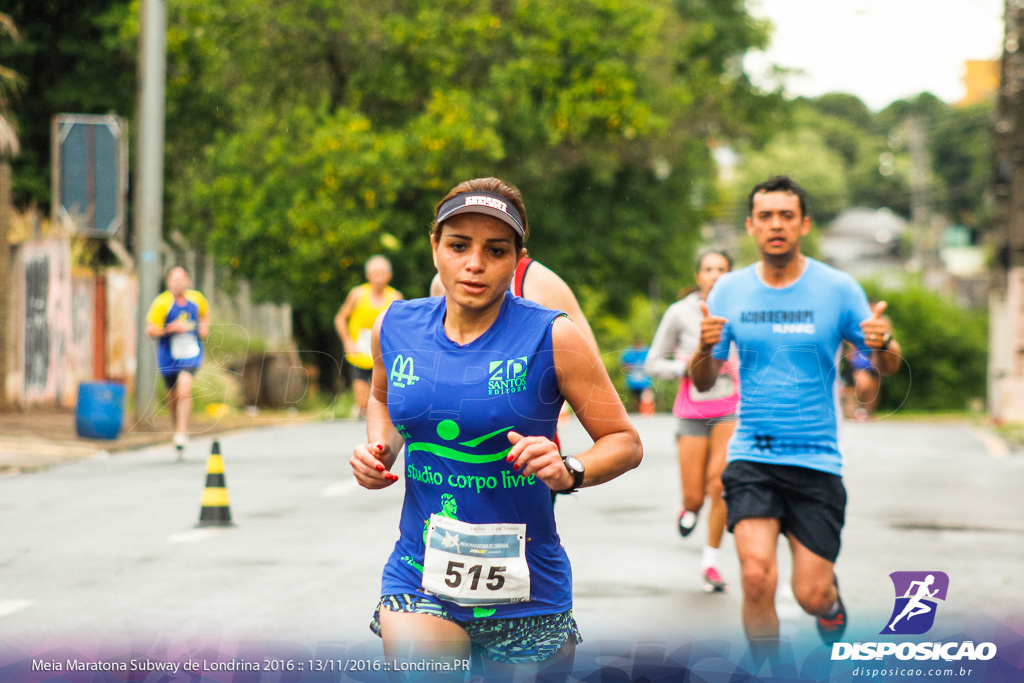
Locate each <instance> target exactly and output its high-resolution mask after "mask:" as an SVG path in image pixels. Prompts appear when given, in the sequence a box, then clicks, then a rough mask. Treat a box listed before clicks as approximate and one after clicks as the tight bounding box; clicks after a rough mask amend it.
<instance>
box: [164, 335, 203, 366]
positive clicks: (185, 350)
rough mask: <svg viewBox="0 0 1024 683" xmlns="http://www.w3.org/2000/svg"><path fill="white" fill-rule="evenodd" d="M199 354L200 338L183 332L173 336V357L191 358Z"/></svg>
mask: <svg viewBox="0 0 1024 683" xmlns="http://www.w3.org/2000/svg"><path fill="white" fill-rule="evenodd" d="M197 356H199V340H198V339H196V336H195V335H194V334H190V333H183V334H176V335H174V336H172V337H171V358H173V359H174V360H191V359H193V358H196V357H197Z"/></svg>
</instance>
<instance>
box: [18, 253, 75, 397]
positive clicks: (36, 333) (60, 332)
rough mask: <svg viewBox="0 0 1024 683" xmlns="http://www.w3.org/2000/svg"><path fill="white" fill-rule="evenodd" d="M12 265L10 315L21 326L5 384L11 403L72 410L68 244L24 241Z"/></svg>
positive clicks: (72, 384) (70, 290) (73, 382)
mask: <svg viewBox="0 0 1024 683" xmlns="http://www.w3.org/2000/svg"><path fill="white" fill-rule="evenodd" d="M14 265H15V268H14V271H15V283H16V285H15V291H16V292H17V293H18V296H16V297H14V299H15V301H16V303H17V309H16V310H15V312H14V313H15V315H16V316H18V317H17V318H16V320H18V322H19V323H20V324H19V325H18V327H17V330H18V331H20V335H19V339H18V343H17V347H16V348H17V351H16V361H15V367H14V375H15V377H14V378H13V379H14V381H13V382H10V384H11V385H13V386H12V387H11V388H13V389H14V390H15V391H16V392H17V394H18V395H17V396H15V397H14V398H15V401H16V402H20V403H24V404H29V405H31V404H40V403H45V404H50V405H62V406H72V405H74V401H75V397H74V389H75V381H74V376H73V372H72V370H71V355H72V352H71V348H72V339H73V335H72V314H71V311H72V307H73V303H72V286H71V248H70V243H69V242H68V241H67V240H62V239H44V240H39V241H35V242H27V243H25V244H23V245H22V246H21V248H20V249H19V251H18V257H17V259H16V261H15V264H14ZM19 299H20V301H19ZM18 399H20V401H19V400H18Z"/></svg>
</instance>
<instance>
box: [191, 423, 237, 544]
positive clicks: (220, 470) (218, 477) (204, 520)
mask: <svg viewBox="0 0 1024 683" xmlns="http://www.w3.org/2000/svg"><path fill="white" fill-rule="evenodd" d="M196 526H197V527H204V526H234V524H232V523H231V508H230V507H228V488H227V482H226V481H225V480H224V459H223V458H221V457H220V442H219V441H214V442H213V448H212V449H211V450H210V457H209V459H208V460H207V461H206V489H205V490H203V508H202V510H200V511H199V523H198V524H196Z"/></svg>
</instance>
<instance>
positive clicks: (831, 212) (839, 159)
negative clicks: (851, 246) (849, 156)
mask: <svg viewBox="0 0 1024 683" xmlns="http://www.w3.org/2000/svg"><path fill="white" fill-rule="evenodd" d="M845 171H846V164H845V161H844V158H843V155H842V154H841V153H840V152H838V151H836V150H834V149H832V148H831V147H829V145H828V143H827V142H826V139H825V136H824V135H823V134H822V133H821V132H819V131H818V130H815V129H814V128H812V127H797V128H793V129H791V130H787V131H784V132H782V133H779V134H778V135H776V136H775V138H774V139H772V141H771V142H769V143H768V144H767V145H765V146H764V148H762V149H761V150H748V151H746V152H744V153H743V156H742V161H741V162H740V165H739V167H738V169H737V171H736V177H735V180H734V181H733V182H732V184H731V188H730V194H731V196H732V198H733V199H732V213H731V215H730V220H731V222H733V223H735V224H736V225H741V224H742V223H743V221H744V220H745V218H746V216H747V195H748V193H749V192H750V189H751V188H752V187H753V186H754V185H756V184H757V183H759V182H761V181H762V180H766V179H767V178H769V177H771V176H774V175H788V176H790V177H792V178H793V179H794V180H796V181H797V182H798V183H800V185H801V186H802V187H803V188H804V189H805V190H806V191H807V195H808V213H809V214H810V215H811V217H812V218H813V219H814V221H815V222H817V223H818V224H822V225H823V224H825V223H827V222H829V221H830V220H831V219H832V218H833V217H834V216H835V215H836V213H838V212H839V211H840V210H841V209H843V208H844V207H845V206H846V205H847V203H848V197H849V195H848V186H847V178H846V172H845Z"/></svg>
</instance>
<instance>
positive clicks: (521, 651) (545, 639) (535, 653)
mask: <svg viewBox="0 0 1024 683" xmlns="http://www.w3.org/2000/svg"><path fill="white" fill-rule="evenodd" d="M381 608H384V609H388V610H390V611H392V612H409V613H412V614H429V615H431V616H434V617H439V618H441V619H445V620H447V621H450V622H452V623H454V624H458V625H459V626H461V627H462V628H463V629H464V630H465V631H466V633H467V634H469V640H470V643H471V644H472V646H473V652H474V653H476V654H479V655H481V656H484V657H487V658H488V659H491V660H493V661H495V662H501V663H502V664H521V663H523V662H541V661H544V660H545V659H547V658H548V657H551V656H552V655H553V654H555V653H556V652H558V651H559V650H560V649H562V646H563V645H565V642H566V640H568V639H569V638H572V640H573V642H574V643H576V644H579V643H582V642H583V638H581V637H580V631H579V628H578V627H577V626H576V620H575V619H573V618H572V610H571V609H570V610H567V611H565V612H562V613H560V614H541V615H537V616H530V617H516V618H512V619H470V620H467V621H460V620H458V619H456V618H455V617H453V616H452V615H451V613H450V612H449V611H448V610H446V609H445V608H444V606H443V605H442V604H441V603H439V602H437V601H436V600H434V599H432V598H430V597H429V596H423V595H412V594H409V593H402V594H399V595H385V596H384V597H382V598H381V599H380V602H379V603H377V609H376V610H375V611H374V613H373V621H371V622H370V630H371V631H373V632H374V633H376V634H377V635H378V636H379V635H380V610H381Z"/></svg>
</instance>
